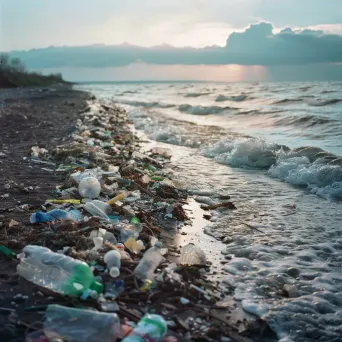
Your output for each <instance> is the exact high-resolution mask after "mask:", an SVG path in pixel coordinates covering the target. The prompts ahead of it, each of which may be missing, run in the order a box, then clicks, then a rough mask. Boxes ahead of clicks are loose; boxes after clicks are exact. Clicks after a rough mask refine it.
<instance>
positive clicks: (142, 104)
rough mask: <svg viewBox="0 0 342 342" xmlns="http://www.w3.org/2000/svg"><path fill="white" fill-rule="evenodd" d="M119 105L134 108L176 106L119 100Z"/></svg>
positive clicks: (172, 105)
mask: <svg viewBox="0 0 342 342" xmlns="http://www.w3.org/2000/svg"><path fill="white" fill-rule="evenodd" d="M117 102H118V103H122V104H126V105H129V106H133V107H144V108H173V107H175V106H176V105H174V104H167V103H161V102H144V101H130V100H118V101H117Z"/></svg>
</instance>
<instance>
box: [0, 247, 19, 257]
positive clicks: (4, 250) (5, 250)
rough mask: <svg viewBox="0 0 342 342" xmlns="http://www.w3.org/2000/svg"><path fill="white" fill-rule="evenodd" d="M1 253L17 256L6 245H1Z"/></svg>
mask: <svg viewBox="0 0 342 342" xmlns="http://www.w3.org/2000/svg"><path fill="white" fill-rule="evenodd" d="M0 253H2V254H4V255H6V256H8V257H12V258H13V257H16V254H15V253H14V252H13V251H11V250H10V249H9V248H7V247H6V246H4V245H1V246H0Z"/></svg>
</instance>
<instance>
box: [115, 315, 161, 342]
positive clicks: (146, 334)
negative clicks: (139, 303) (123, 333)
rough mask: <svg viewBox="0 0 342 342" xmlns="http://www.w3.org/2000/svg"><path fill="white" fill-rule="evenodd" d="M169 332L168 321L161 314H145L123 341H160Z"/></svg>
mask: <svg viewBox="0 0 342 342" xmlns="http://www.w3.org/2000/svg"><path fill="white" fill-rule="evenodd" d="M166 332H167V323H166V322H165V320H164V318H163V317H162V316H159V315H151V314H147V315H145V316H144V317H143V318H142V319H141V320H140V321H139V323H138V324H137V326H136V327H135V328H134V330H133V331H132V332H131V333H130V334H129V335H128V336H127V337H126V338H124V339H123V340H122V342H158V341H160V340H161V339H162V338H163V337H164V336H165V334H166Z"/></svg>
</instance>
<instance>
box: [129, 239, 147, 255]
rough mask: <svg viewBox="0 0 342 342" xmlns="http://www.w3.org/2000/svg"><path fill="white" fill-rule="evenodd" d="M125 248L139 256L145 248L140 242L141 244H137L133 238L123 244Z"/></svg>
mask: <svg viewBox="0 0 342 342" xmlns="http://www.w3.org/2000/svg"><path fill="white" fill-rule="evenodd" d="M125 246H126V248H127V249H129V250H130V251H131V252H132V253H134V254H139V253H140V251H141V250H142V249H143V248H144V247H145V246H144V244H143V243H142V241H141V243H139V242H138V241H136V240H135V239H134V238H133V237H130V238H129V239H128V240H127V241H126V242H125Z"/></svg>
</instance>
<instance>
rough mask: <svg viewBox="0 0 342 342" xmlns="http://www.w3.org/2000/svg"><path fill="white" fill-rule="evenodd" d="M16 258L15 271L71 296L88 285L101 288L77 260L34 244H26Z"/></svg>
mask: <svg viewBox="0 0 342 342" xmlns="http://www.w3.org/2000/svg"><path fill="white" fill-rule="evenodd" d="M19 258H20V264H19V265H18V266H17V272H18V274H19V275H20V276H22V277H24V278H25V279H26V280H28V281H31V282H33V283H35V284H37V285H40V286H42V287H46V288H48V289H50V290H52V291H55V292H59V293H62V294H65V295H70V296H79V295H81V294H82V293H83V292H84V291H86V290H88V289H91V290H94V291H96V292H97V293H101V292H102V291H103V285H102V284H100V283H98V282H97V281H96V279H95V277H94V275H93V272H92V271H91V269H90V267H89V266H88V265H87V264H86V263H85V262H82V261H80V260H76V259H73V258H71V257H69V256H66V255H64V254H59V253H54V252H52V251H51V250H50V249H49V248H46V247H41V246H33V245H29V246H26V247H25V248H24V249H23V250H22V253H21V254H20V255H19Z"/></svg>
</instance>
